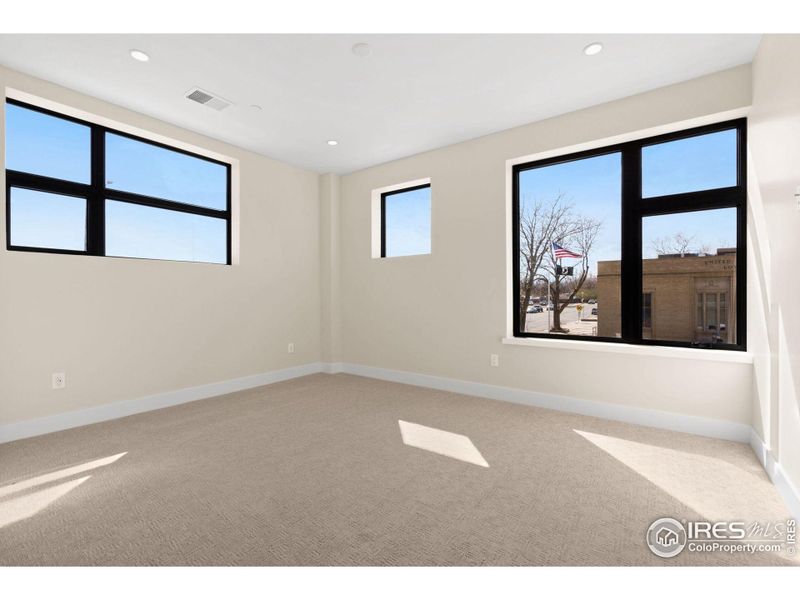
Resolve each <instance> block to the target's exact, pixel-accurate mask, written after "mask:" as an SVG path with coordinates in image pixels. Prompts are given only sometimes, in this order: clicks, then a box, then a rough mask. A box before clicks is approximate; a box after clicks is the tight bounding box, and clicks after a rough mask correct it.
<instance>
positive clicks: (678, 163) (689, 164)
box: [642, 129, 738, 198]
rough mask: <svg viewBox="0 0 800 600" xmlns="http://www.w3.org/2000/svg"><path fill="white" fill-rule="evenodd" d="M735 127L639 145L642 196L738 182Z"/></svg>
mask: <svg viewBox="0 0 800 600" xmlns="http://www.w3.org/2000/svg"><path fill="white" fill-rule="evenodd" d="M737 138H738V132H737V130H736V129H728V130H725V131H716V132H714V133H708V134H706V135H696V136H692V137H687V138H683V139H679V140H674V141H671V142H665V143H663V144H653V145H651V146H644V147H643V148H642V197H643V198H653V197H656V196H671V195H673V194H684V193H687V192H700V191H703V190H713V189H717V188H728V187H733V186H735V185H736V183H737V160H738V153H737Z"/></svg>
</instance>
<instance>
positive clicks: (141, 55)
mask: <svg viewBox="0 0 800 600" xmlns="http://www.w3.org/2000/svg"><path fill="white" fill-rule="evenodd" d="M131 58H132V59H134V60H138V61H139V62H147V61H148V60H150V57H149V56H148V55H147V53H146V52H142V51H141V50H131Z"/></svg>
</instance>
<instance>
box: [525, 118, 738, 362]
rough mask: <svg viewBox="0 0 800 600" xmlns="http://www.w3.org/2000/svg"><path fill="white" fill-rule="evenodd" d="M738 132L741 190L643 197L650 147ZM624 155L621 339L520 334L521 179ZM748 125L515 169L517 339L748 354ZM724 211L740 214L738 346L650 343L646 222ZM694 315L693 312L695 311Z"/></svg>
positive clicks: (730, 124) (729, 124)
mask: <svg viewBox="0 0 800 600" xmlns="http://www.w3.org/2000/svg"><path fill="white" fill-rule="evenodd" d="M730 130H735V131H736V141H737V145H736V185H734V186H730V187H724V188H714V189H710V190H699V191H694V192H683V193H677V194H667V195H663V196H648V197H643V195H642V150H643V149H644V148H645V147H647V146H653V145H656V144H662V143H665V142H672V141H677V140H682V139H687V138H692V137H697V136H701V135H706V134H710V133H717V132H721V131H730ZM616 153H619V154H620V156H621V163H622V169H621V171H622V173H621V178H622V181H621V184H622V185H621V204H622V205H621V221H622V222H621V256H620V280H621V284H620V285H621V302H620V311H621V330H622V331H621V334H622V335H621V337H599V336H582V335H570V334H558V333H555V334H554V333H549V332H548V333H533V332H523V331H520V318H519V315H520V312H519V311H520V256H519V252H520V245H519V209H520V198H519V177H520V174H521V173H523V172H524V171H528V170H531V169H536V168H541V167H546V166H551V165H556V164H561V163H566V162H572V161H575V160H581V159H585V158H593V157H596V156H603V155H608V154H616ZM746 157H747V119H746V118H740V119H733V120H728V121H721V122H718V123H713V124H710V125H703V126H700V127H693V128H691V129H683V130H680V131H675V132H671V133H666V134H662V135H657V136H653V137H646V138H640V139H636V140H631V141H628V142H624V143H621V144H614V145H610V146H603V147H600V148H593V149H591V150H585V151H581V152H573V153H570V154H564V155H559V156H555V157H551V158H546V159H542V160H536V161H531V162H527V163H521V164H517V165H514V166H513V168H512V236H513V239H512V252H513V257H512V261H513V270H512V271H513V272H512V277H513V278H514V281H513V298H512V305H513V334H514V337H517V338H545V339H555V340H577V341H582V342H588V343H592V342H612V343H621V344H634V345H640V346H675V347H687V348H711V349H715V350H717V349H718V350H733V351H746V350H747V254H746V249H747V158H746ZM721 208H735V209H736V290H735V297H736V340H735V342H733V343H716V344H711V343H699V342H683V341H674V340H658V339H645V338H644V337H643V335H642V334H643V331H642V316H643V315H642V293H643V287H642V257H643V248H642V221H643V219H644V218H646V217H652V216H658V215H669V214H679V213H690V212H699V211H705V210H714V209H721ZM693 309H694V308H693Z"/></svg>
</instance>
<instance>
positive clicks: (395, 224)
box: [381, 183, 431, 257]
mask: <svg viewBox="0 0 800 600" xmlns="http://www.w3.org/2000/svg"><path fill="white" fill-rule="evenodd" d="M430 253H431V186H430V184H429V183H428V184H424V185H418V186H414V187H409V188H404V189H399V190H392V191H390V192H384V193H382V194H381V257H391V256H412V255H415V254H430Z"/></svg>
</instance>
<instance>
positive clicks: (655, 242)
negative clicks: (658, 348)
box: [642, 208, 736, 344]
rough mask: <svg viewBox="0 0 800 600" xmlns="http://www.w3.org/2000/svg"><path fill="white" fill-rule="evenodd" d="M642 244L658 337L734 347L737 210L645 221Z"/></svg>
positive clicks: (644, 282)
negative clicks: (733, 304) (654, 297)
mask: <svg viewBox="0 0 800 600" xmlns="http://www.w3.org/2000/svg"><path fill="white" fill-rule="evenodd" d="M642 244H643V247H642V256H643V257H644V260H643V261H642V285H643V287H644V288H646V289H648V290H653V293H654V294H655V295H657V296H658V302H657V303H656V304H655V305H653V315H652V319H653V321H654V322H656V323H657V328H656V329H655V330H654V332H653V334H654V335H653V337H654V338H655V339H659V340H671V341H682V342H696V343H702V344H709V343H735V342H736V323H735V319H734V315H735V310H734V307H731V306H728V304H729V303H728V302H727V300H728V299H733V298H735V297H736V209H735V208H724V209H718V210H704V211H698V212H690V213H681V214H672V215H661V216H657V217H646V218H644V219H642ZM723 305H724V308H723ZM726 310H730V315H729V316H728V317H726V316H724V313H725V311H726ZM727 321H729V322H727ZM723 323H724V324H725V327H724V328H723V327H722V326H721V325H722V324H723Z"/></svg>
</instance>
